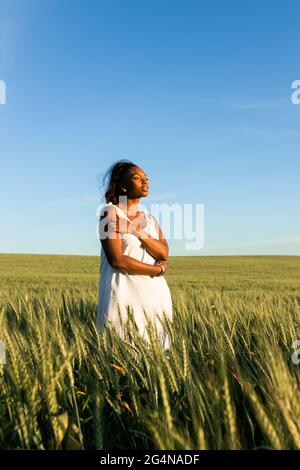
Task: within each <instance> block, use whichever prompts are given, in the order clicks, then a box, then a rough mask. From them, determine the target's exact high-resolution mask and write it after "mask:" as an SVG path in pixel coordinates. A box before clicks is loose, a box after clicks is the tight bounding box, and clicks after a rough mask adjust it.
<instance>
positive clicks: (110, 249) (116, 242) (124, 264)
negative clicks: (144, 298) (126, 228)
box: [99, 208, 161, 276]
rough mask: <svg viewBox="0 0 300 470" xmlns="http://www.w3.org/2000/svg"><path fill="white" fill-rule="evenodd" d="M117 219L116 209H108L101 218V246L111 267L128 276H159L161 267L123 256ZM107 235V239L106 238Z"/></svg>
mask: <svg viewBox="0 0 300 470" xmlns="http://www.w3.org/2000/svg"><path fill="white" fill-rule="evenodd" d="M108 218H109V221H108ZM116 219H117V215H116V211H115V209H113V208H108V210H106V211H105V213H104V215H103V216H101V217H100V224H99V227H100V233H101V237H100V241H101V245H102V247H103V250H104V253H105V255H106V258H107V260H108V262H109V264H110V265H111V267H113V268H115V269H120V271H122V272H124V273H128V274H144V275H149V276H155V275H156V274H159V273H160V271H161V268H160V266H159V265H153V264H148V263H142V262H141V261H138V260H136V259H135V258H132V257H131V256H127V255H123V252H122V238H121V236H120V234H119V232H118V231H117V230H116ZM106 227H107V229H106ZM105 233H106V237H104V234H105Z"/></svg>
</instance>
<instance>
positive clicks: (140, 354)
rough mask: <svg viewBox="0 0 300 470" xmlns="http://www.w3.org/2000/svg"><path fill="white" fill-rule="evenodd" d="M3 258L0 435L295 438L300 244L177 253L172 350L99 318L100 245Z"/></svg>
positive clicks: (36, 439) (279, 445)
mask: <svg viewBox="0 0 300 470" xmlns="http://www.w3.org/2000/svg"><path fill="white" fill-rule="evenodd" d="M0 266H1V271H0V279H1V285H0V340H1V341H2V342H3V343H4V345H5V361H2V362H3V363H2V364H1V365H0V448H1V449H105V450H116V449H148V450H153V449H155V450H159V449H185V450H191V449H199V450H200V449H258V448H265V449H300V390H299V384H300V364H299V365H297V364H295V363H294V362H295V361H292V354H293V351H294V350H293V347H292V344H293V342H294V341H295V340H297V339H300V257H297V256H209V257H205V256H199V257H170V258H169V260H168V266H169V269H168V272H167V273H166V279H167V282H168V284H169V287H170V290H171V294H172V298H173V323H172V324H169V323H168V322H166V323H165V327H166V330H167V331H168V332H169V334H170V335H171V338H172V347H171V349H170V351H169V357H168V356H167V354H166V353H165V352H163V351H162V350H161V349H160V347H159V343H158V340H157V337H156V334H155V330H154V329H153V328H151V325H149V334H150V337H151V343H150V345H149V343H146V341H145V340H144V339H143V338H142V337H141V336H140V335H139V334H138V332H137V331H136V328H135V325H134V322H130V323H129V324H128V325H127V326H126V337H125V339H121V338H120V337H119V336H118V335H117V334H116V333H115V332H114V331H113V330H112V329H110V328H106V329H105V330H103V331H102V332H100V333H98V332H97V331H96V329H95V321H96V313H97V304H98V282H99V268H100V257H97V256H63V255H21V254H1V255H0Z"/></svg>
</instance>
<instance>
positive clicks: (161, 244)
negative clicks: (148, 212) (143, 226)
mask: <svg viewBox="0 0 300 470" xmlns="http://www.w3.org/2000/svg"><path fill="white" fill-rule="evenodd" d="M152 218H153V220H154V222H155V226H156V229H157V232H158V234H159V239H158V240H157V239H156V238H153V237H151V235H149V234H148V233H146V232H143V230H141V231H140V234H139V233H137V234H136V235H137V237H138V239H139V240H140V241H141V242H142V244H143V245H144V246H145V248H146V250H147V251H148V253H150V255H151V256H153V257H154V258H156V259H159V260H162V261H167V259H168V256H169V246H168V243H167V240H166V239H165V237H164V235H163V233H162V231H161V228H160V226H159V224H158V222H157V221H156V219H155V218H154V217H153V215H152Z"/></svg>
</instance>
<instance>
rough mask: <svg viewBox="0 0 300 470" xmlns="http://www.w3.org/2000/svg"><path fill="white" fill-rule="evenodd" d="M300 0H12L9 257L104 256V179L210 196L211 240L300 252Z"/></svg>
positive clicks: (175, 248)
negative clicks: (110, 174)
mask: <svg viewBox="0 0 300 470" xmlns="http://www.w3.org/2000/svg"><path fill="white" fill-rule="evenodd" d="M299 44H300V21H299V2H298V1H292V0H285V1H264V2H263V1H261V0H260V1H256V0H255V1H253V0H252V1H251V2H250V1H249V2H241V1H240V0H237V1H233V0H228V1H226V2H225V1H224V0H218V1H215V2H209V1H201V0H198V1H192V0H188V1H182V0H181V1H177V0H172V1H171V0H168V1H166V0H151V1H150V0H149V1H146V0H145V1H141V0H119V1H115V0H106V1H102V0H89V1H84V0H75V1H74V0H9V1H7V0H5V1H4V0H0V80H2V81H4V82H5V84H6V104H2V105H0V213H1V224H0V227H1V232H0V252H2V253H62V254H78V255H79V254H83V255H99V254H100V241H99V240H98V239H97V237H96V224H97V216H96V210H97V207H98V205H99V203H103V200H102V199H101V193H100V191H99V184H100V183H101V176H102V175H103V173H104V171H105V170H106V168H107V167H108V166H109V165H111V163H113V162H114V161H116V160H118V159H121V158H127V159H130V160H133V161H134V162H136V163H137V164H138V165H139V166H141V167H142V168H143V169H144V170H145V171H146V172H147V173H148V175H149V182H150V193H149V196H148V197H147V198H145V199H143V200H141V202H142V203H143V204H144V205H145V206H147V207H148V208H149V209H151V203H152V202H154V201H155V202H156V203H157V202H158V203H166V204H172V203H179V204H184V203H185V204H194V205H195V204H196V203H200V204H204V247H203V249H201V250H199V251H196V252H191V251H186V250H185V247H184V243H183V242H181V241H178V240H172V239H170V240H169V246H170V255H184V254H186V255H191V254H196V255H231V254H283V255H299V254H300V217H299V207H300V190H299V187H300V185H299V176H300V171H299V170H300V157H299V148H300V105H298V106H297V105H294V104H292V101H291V95H292V92H293V90H292V88H291V84H292V82H293V81H294V80H297V79H300V59H299V57H300V54H299V52H300V50H299Z"/></svg>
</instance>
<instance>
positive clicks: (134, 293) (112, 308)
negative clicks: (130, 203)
mask: <svg viewBox="0 0 300 470" xmlns="http://www.w3.org/2000/svg"><path fill="white" fill-rule="evenodd" d="M109 206H112V207H115V209H116V211H117V214H118V216H119V217H123V218H124V217H125V218H126V219H127V220H128V221H129V222H131V221H130V219H129V218H128V217H127V216H126V214H125V212H123V211H122V209H120V208H119V207H118V206H116V205H114V204H112V203H111V202H109V203H106V204H104V206H103V207H102V209H101V212H100V215H102V214H104V210H105V209H106V208H107V207H109ZM143 213H144V215H145V218H146V221H147V226H146V227H145V228H143V230H144V231H146V232H147V233H149V235H151V236H152V237H154V238H156V239H159V234H158V232H157V230H156V227H155V222H154V218H153V216H152V215H151V214H149V213H148V211H147V210H146V211H143ZM99 225H100V217H99V222H98V227H99ZM98 233H99V234H100V232H99V229H98ZM99 237H100V235H99ZM121 238H122V245H123V247H122V251H123V254H124V255H127V256H131V257H132V258H135V259H137V260H139V261H142V262H143V263H148V264H154V263H155V258H153V257H152V256H151V255H150V254H149V253H148V252H147V250H146V248H145V247H143V245H142V243H141V242H140V240H139V239H138V238H137V237H136V236H135V235H132V234H129V233H123V234H122V235H121ZM118 305H119V307H120V312H121V314H122V321H123V322H124V321H125V322H126V321H127V318H128V317H127V308H126V307H127V305H129V306H130V307H131V308H133V318H134V320H135V322H136V324H137V326H138V329H139V332H140V334H141V335H142V336H143V337H144V338H145V339H146V340H147V341H149V336H148V334H147V331H146V325H147V320H146V318H145V315H144V311H143V309H145V311H146V314H147V317H148V318H149V319H150V321H151V322H152V323H153V324H154V326H155V327H156V328H157V332H158V334H159V338H160V341H161V345H162V347H163V349H169V348H170V346H171V339H170V337H169V334H168V333H167V332H166V329H165V328H163V326H162V324H161V322H160V321H159V318H162V316H163V314H164V313H165V314H166V316H167V318H168V319H169V320H170V321H172V298H171V293H170V289H169V286H168V284H167V281H166V279H165V278H164V276H158V277H157V276H154V277H151V276H149V275H140V274H128V273H126V274H124V273H122V272H121V271H120V270H119V269H115V268H112V267H111V266H110V264H109V263H108V260H107V258H106V255H105V253H104V250H103V247H102V245H101V265H100V281H99V305H98V313H97V321H96V326H97V329H100V328H102V327H103V326H104V325H105V323H106V322H107V321H109V322H110V323H112V324H113V325H114V326H115V328H116V330H117V332H118V334H119V335H120V336H121V337H122V338H124V334H123V327H122V325H121V323H120V321H119V313H118Z"/></svg>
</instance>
